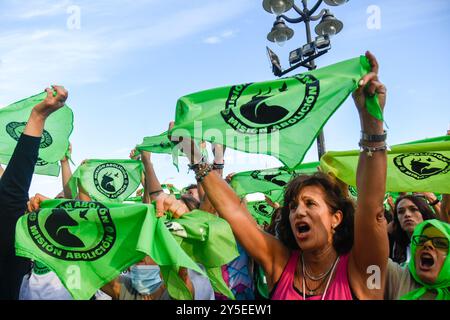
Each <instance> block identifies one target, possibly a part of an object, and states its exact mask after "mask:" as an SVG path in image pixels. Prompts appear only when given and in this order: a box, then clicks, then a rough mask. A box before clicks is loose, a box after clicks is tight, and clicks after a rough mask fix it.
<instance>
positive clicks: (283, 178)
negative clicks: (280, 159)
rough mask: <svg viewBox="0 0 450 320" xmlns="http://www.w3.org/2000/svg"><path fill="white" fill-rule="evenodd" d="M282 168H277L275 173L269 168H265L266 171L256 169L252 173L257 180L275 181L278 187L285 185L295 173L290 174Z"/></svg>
mask: <svg viewBox="0 0 450 320" xmlns="http://www.w3.org/2000/svg"><path fill="white" fill-rule="evenodd" d="M282 170H283V169H277V171H276V172H273V173H271V172H269V171H267V170H265V171H264V173H263V172H261V170H255V171H253V172H252V173H251V177H252V178H253V179H256V180H260V181H267V182H270V183H273V184H275V185H277V186H278V187H284V186H286V184H287V183H288V182H289V181H290V179H291V178H292V177H293V176H295V175H294V174H292V175H289V174H288V172H287V171H286V172H283V171H282Z"/></svg>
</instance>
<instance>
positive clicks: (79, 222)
mask: <svg viewBox="0 0 450 320" xmlns="http://www.w3.org/2000/svg"><path fill="white" fill-rule="evenodd" d="M16 254H17V255H18V256H22V257H27V258H30V259H33V260H35V261H39V262H41V263H42V264H44V265H45V266H47V267H48V268H49V269H50V270H52V271H54V272H55V273H56V274H57V275H58V277H59V278H60V280H61V282H62V283H63V285H64V286H65V287H66V289H67V290H68V291H69V292H70V294H71V295H72V296H73V298H74V299H82V300H84V299H89V298H90V297H92V295H93V294H95V292H96V291H97V290H98V289H99V288H101V287H102V286H103V285H105V284H106V283H108V282H110V281H112V280H113V279H115V278H117V277H118V276H119V275H120V273H121V272H122V271H123V270H125V269H127V268H128V267H129V266H131V265H133V264H135V263H137V262H139V261H141V260H142V259H143V258H144V257H145V256H146V255H148V256H150V257H151V258H152V259H153V260H155V262H156V263H157V264H158V265H159V266H160V267H161V271H162V273H163V276H164V275H165V277H164V282H165V283H166V285H167V289H168V291H169V294H170V295H171V296H172V297H173V298H175V299H192V295H191V294H190V292H189V290H188V289H187V287H186V285H185V284H184V282H183V281H182V280H181V278H180V277H179V276H178V270H179V268H180V267H185V268H189V269H192V270H195V271H197V272H199V273H201V274H204V273H203V272H202V270H201V269H200V268H199V267H198V265H197V264H196V263H195V262H194V261H193V260H192V259H191V258H190V257H189V256H188V255H187V254H186V253H185V251H184V250H183V249H182V248H181V247H180V245H179V244H178V243H177V241H176V240H175V239H174V236H172V234H171V233H170V232H169V230H168V229H167V227H166V226H165V224H164V220H163V219H158V218H156V215H155V208H154V206H152V205H146V204H115V203H107V204H102V203H99V202H82V201H73V200H69V201H68V200H49V201H44V202H43V203H42V205H41V209H40V210H39V211H37V212H33V213H30V214H28V215H25V216H23V217H21V218H20V219H19V221H18V222H17V225H16Z"/></svg>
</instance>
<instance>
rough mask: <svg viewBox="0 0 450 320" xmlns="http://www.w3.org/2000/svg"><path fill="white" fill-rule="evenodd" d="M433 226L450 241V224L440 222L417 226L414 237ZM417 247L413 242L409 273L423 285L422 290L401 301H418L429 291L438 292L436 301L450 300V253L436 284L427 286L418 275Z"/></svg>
mask: <svg viewBox="0 0 450 320" xmlns="http://www.w3.org/2000/svg"><path fill="white" fill-rule="evenodd" d="M429 225H432V226H434V227H435V228H436V229H438V230H439V231H441V232H442V233H443V234H444V235H445V236H446V237H447V239H449V240H450V225H449V224H448V223H445V222H442V221H439V220H434V219H433V220H426V221H424V222H422V223H421V224H419V225H417V226H416V228H415V229H414V234H413V237H414V236H417V235H421V234H422V232H423V231H424V229H425V228H426V227H427V226H429ZM416 250H417V246H416V245H415V244H414V242H413V241H412V242H411V260H410V261H409V265H408V266H409V272H410V273H411V275H412V276H413V278H414V280H416V282H417V283H419V284H420V285H422V287H421V288H419V289H416V290H414V291H411V292H409V293H407V294H406V295H404V296H403V297H401V298H400V299H401V300H418V299H419V298H420V297H421V296H423V295H424V294H425V293H426V292H427V291H436V292H437V296H436V300H450V289H449V288H450V252H449V253H448V254H447V258H446V259H445V262H444V264H443V265H442V269H441V272H440V273H439V276H438V278H437V280H436V282H435V283H434V284H427V283H424V282H422V280H420V278H419V277H418V276H417V273H416V265H415V259H414V257H415V256H416Z"/></svg>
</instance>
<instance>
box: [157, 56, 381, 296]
mask: <svg viewBox="0 0 450 320" xmlns="http://www.w3.org/2000/svg"><path fill="white" fill-rule="evenodd" d="M366 57H367V58H368V60H369V62H370V64H371V66H372V72H370V73H368V74H367V75H365V76H364V77H363V78H362V79H361V80H360V81H359V87H358V88H357V90H356V91H355V92H354V93H353V99H354V101H355V104H356V107H357V109H358V112H359V117H360V122H361V131H362V132H363V135H362V139H361V141H360V146H361V148H362V150H363V152H361V155H360V157H359V163H358V170H357V188H358V194H359V197H358V201H357V206H356V210H355V209H354V208H353V206H352V203H351V201H350V200H348V199H347V198H346V196H345V195H344V193H343V192H342V190H341V188H340V187H339V186H338V184H337V183H336V182H335V181H334V180H333V179H331V178H330V177H328V176H326V175H324V174H316V175H313V176H311V177H298V178H296V179H294V180H293V181H291V182H290V184H289V186H288V187H287V190H286V193H285V201H284V205H283V208H282V213H281V215H282V217H281V221H280V233H279V236H280V239H277V238H276V237H274V236H273V235H270V234H268V233H267V232H264V231H263V230H261V229H260V228H258V226H257V224H256V222H255V221H254V219H253V218H252V216H251V215H250V213H249V212H248V210H247V209H246V208H245V207H244V206H242V205H241V202H240V199H239V197H238V196H237V195H236V194H235V193H234V191H233V190H232V189H231V188H230V187H229V186H228V184H227V183H226V182H225V181H224V180H223V179H222V178H221V177H220V176H219V175H217V174H216V173H215V172H214V171H212V165H209V164H207V163H203V162H201V159H202V157H201V154H200V152H199V151H198V150H196V149H195V148H192V144H193V142H192V141H190V140H189V139H186V138H184V139H182V141H181V144H182V148H183V150H187V152H186V153H187V154H188V155H189V157H190V160H191V163H192V164H193V165H192V166H191V168H193V170H194V171H195V172H196V176H197V178H198V182H199V183H201V186H202V187H203V188H204V190H205V192H206V194H207V196H208V198H209V200H210V201H211V203H212V205H213V206H214V208H215V209H216V210H217V212H218V214H219V216H220V217H222V218H224V219H225V220H227V221H228V223H229V224H230V226H231V228H232V230H233V233H234V235H235V237H236V239H237V241H238V242H239V243H240V244H241V245H242V246H243V247H244V249H245V250H246V251H247V252H248V254H249V255H250V256H251V257H252V258H253V259H254V260H255V261H256V262H257V263H258V264H259V265H260V266H262V268H263V269H264V272H265V275H266V278H267V284H268V289H269V291H270V292H271V294H270V297H271V298H272V299H275V300H352V299H382V298H383V295H384V287H385V285H384V284H385V279H386V268H387V261H388V256H389V243H388V238H387V223H386V220H385V218H384V206H383V200H384V194H385V186H386V168H387V157H386V144H385V141H384V139H385V137H386V136H385V132H384V129H383V122H382V121H380V120H377V119H375V118H373V117H372V116H371V115H370V114H369V113H368V111H367V109H366V107H365V106H366V97H369V96H372V97H373V96H374V95H375V94H376V93H377V94H378V98H379V102H380V106H381V108H384V105H385V101H386V88H385V86H384V85H383V84H382V83H381V82H379V80H378V63H377V61H376V59H375V57H374V56H373V55H372V54H371V53H369V52H367V53H366ZM189 150H191V151H194V152H193V153H192V154H191V152H189ZM167 206H168V204H167V205H165V204H164V203H162V202H161V203H159V204H158V203H157V211H158V212H159V213H160V214H163V212H164V209H165V207H167ZM178 211H180V210H178ZM180 213H181V214H183V213H186V212H180ZM373 266H376V267H377V270H378V271H379V272H380V285H379V286H376V285H375V286H368V285H367V282H368V278H369V277H370V275H371V274H370V272H369V271H370V270H372V269H371V268H373ZM368 270H369V271H368Z"/></svg>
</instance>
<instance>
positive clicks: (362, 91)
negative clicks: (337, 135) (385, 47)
mask: <svg viewBox="0 0 450 320" xmlns="http://www.w3.org/2000/svg"><path fill="white" fill-rule="evenodd" d="M366 57H367V58H368V59H369V61H370V64H371V66H372V72H370V73H369V74H367V75H366V76H364V77H363V78H362V79H361V81H360V83H359V88H358V89H357V90H356V91H355V92H354V94H353V99H354V100H355V104H356V107H357V109H358V112H359V118H360V121H361V131H362V132H363V133H364V134H366V138H363V139H362V140H361V142H360V143H361V148H362V152H361V153H360V156H359V162H358V169H357V176H356V184H357V189H358V200H357V205H356V212H355V226H354V228H355V231H354V245H353V249H352V252H351V256H350V262H349V274H351V275H352V276H351V277H350V283H351V287H352V289H353V290H354V291H355V294H356V295H357V297H358V298H359V299H382V298H383V290H384V279H385V270H386V267H387V261H388V255H389V243H388V236H387V224H386V220H385V217H384V206H383V200H384V195H385V192H386V171H387V153H386V143H385V141H383V140H384V139H382V138H381V136H382V135H383V133H384V129H383V122H382V121H380V120H377V119H376V118H374V117H372V116H371V115H370V114H369V113H368V111H367V109H366V107H365V106H366V97H368V96H374V95H375V94H378V98H379V102H380V106H381V108H382V109H383V108H384V105H385V103H386V88H385V86H384V85H383V84H382V83H381V82H379V80H378V63H377V61H376V59H375V57H374V56H373V55H372V54H371V53H369V52H367V53H366ZM368 137H370V138H368ZM371 138H374V139H375V140H376V139H378V138H380V139H379V140H382V141H380V142H371V141H369V140H372V139H371ZM374 266H375V268H376V269H377V271H378V273H380V272H381V274H378V277H381V282H380V285H379V288H378V287H377V289H373V287H371V286H367V283H368V281H367V280H368V278H369V276H370V275H372V273H373V272H374V271H373V270H372V269H371V268H373V267H374ZM377 271H375V272H377Z"/></svg>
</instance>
